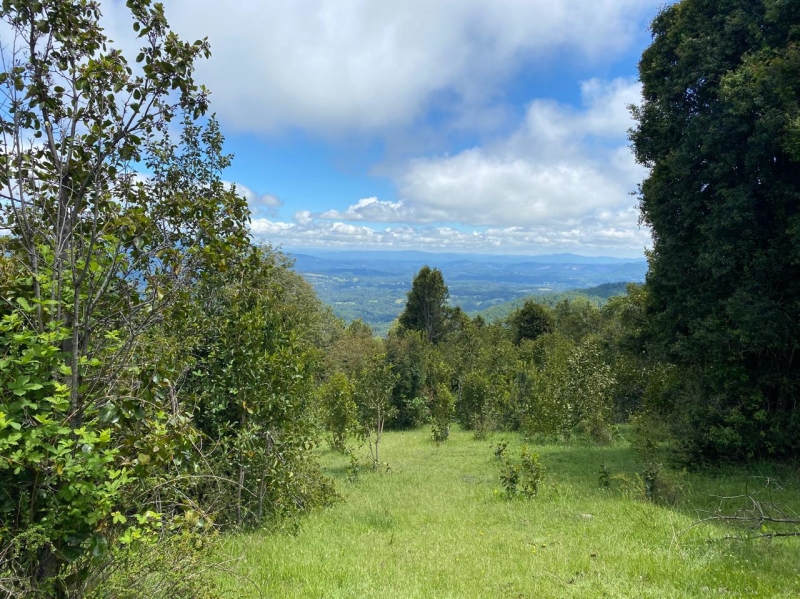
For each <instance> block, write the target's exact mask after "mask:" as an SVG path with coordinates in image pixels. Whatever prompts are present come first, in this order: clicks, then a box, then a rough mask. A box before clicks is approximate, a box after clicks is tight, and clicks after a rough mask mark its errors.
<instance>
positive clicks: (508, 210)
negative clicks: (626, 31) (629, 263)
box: [351, 79, 646, 229]
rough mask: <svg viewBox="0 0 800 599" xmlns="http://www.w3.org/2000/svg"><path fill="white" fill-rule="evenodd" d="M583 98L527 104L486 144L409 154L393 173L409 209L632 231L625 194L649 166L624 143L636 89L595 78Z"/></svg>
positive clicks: (470, 220) (467, 220)
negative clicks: (509, 128) (575, 104)
mask: <svg viewBox="0 0 800 599" xmlns="http://www.w3.org/2000/svg"><path fill="white" fill-rule="evenodd" d="M582 94H583V106H582V108H581V109H574V108H572V107H569V106H564V105H561V104H558V103H556V102H552V101H547V100H537V101H534V102H532V103H531V104H530V105H529V106H528V109H527V113H526V116H525V119H524V121H523V122H522V123H521V125H520V127H519V128H518V129H517V130H516V131H515V132H513V133H512V134H511V135H510V136H509V137H507V138H506V139H503V140H500V141H498V142H496V143H494V144H492V145H488V146H481V147H475V148H471V149H468V150H465V151H463V152H460V153H458V154H456V155H454V156H440V157H432V158H420V159H416V160H412V161H411V162H410V163H408V164H407V165H406V167H405V168H404V169H401V170H400V171H399V173H398V175H397V182H398V188H399V192H400V196H401V197H402V198H403V203H404V207H405V213H406V214H410V215H414V214H421V215H425V216H428V215H430V214H437V215H439V218H438V220H439V222H454V223H461V224H465V225H473V226H481V225H482V226H515V225H517V226H519V225H521V226H528V227H537V226H546V227H554V228H561V229H564V228H568V227H571V226H574V225H577V224H580V223H586V222H590V221H591V220H592V219H601V218H603V215H611V214H613V215H617V216H618V220H617V221H616V222H615V223H614V224H615V226H616V227H621V228H626V229H630V228H632V227H633V228H638V224H637V222H638V221H637V218H636V216H635V211H633V210H631V208H632V204H633V203H634V200H633V199H632V198H631V197H630V192H631V191H633V190H635V188H636V184H637V183H638V182H639V181H641V180H642V178H643V177H644V175H645V174H646V171H645V170H644V169H643V168H641V167H639V166H637V165H636V163H635V161H634V159H633V156H632V154H631V152H630V150H629V149H628V147H627V130H628V128H629V127H631V126H632V125H633V122H632V119H631V116H630V114H629V113H628V110H627V106H628V105H629V104H632V103H635V102H637V101H638V100H639V98H640V95H641V90H640V86H639V84H638V83H637V82H635V81H632V80H626V79H617V80H614V81H607V82H603V81H599V80H591V81H588V82H585V83H584V84H583V85H582ZM351 208H352V207H351ZM418 222H426V221H425V220H424V219H421V220H420V221H418Z"/></svg>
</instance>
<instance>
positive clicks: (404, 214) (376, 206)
mask: <svg viewBox="0 0 800 599" xmlns="http://www.w3.org/2000/svg"><path fill="white" fill-rule="evenodd" d="M314 216H315V217H316V218H320V219H322V220H348V221H366V222H372V223H397V222H436V221H437V220H440V219H441V218H442V217H446V216H447V215H446V214H445V213H443V212H442V213H438V214H437V213H436V212H435V211H433V210H428V209H426V208H425V207H419V208H414V207H409V206H407V205H406V204H405V203H404V202H402V201H399V202H387V201H382V200H379V199H378V198H376V197H371V198H364V199H361V200H359V201H358V202H357V203H355V204H352V205H350V206H348V207H347V209H346V210H326V211H325V212H322V213H319V214H316V215H314Z"/></svg>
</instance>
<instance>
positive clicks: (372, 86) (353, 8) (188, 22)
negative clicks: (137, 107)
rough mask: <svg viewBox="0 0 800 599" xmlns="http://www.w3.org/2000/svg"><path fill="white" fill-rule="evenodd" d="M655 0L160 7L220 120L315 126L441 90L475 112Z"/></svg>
mask: <svg viewBox="0 0 800 599" xmlns="http://www.w3.org/2000/svg"><path fill="white" fill-rule="evenodd" d="M661 3H662V0H560V1H558V2H553V1H552V0H506V1H503V2H487V1H486V0H382V1H380V2H375V1H374V0H300V1H297V2H282V1H278V0H265V1H262V2H255V1H252V0H227V1H226V2H224V3H223V4H222V5H221V4H220V3H219V2H215V1H212V0H170V2H168V3H166V4H167V6H166V13H167V18H168V19H169V21H170V23H171V24H172V26H173V27H174V28H175V30H176V31H177V32H178V33H179V34H180V35H181V36H182V37H184V38H186V39H188V40H193V39H195V38H199V37H204V36H208V38H209V41H210V42H211V47H212V53H213V56H212V58H211V60H210V61H207V62H202V63H200V64H199V65H198V74H197V78H198V81H201V82H204V83H206V84H207V85H208V86H209V87H210V89H211V90H212V91H213V97H212V101H213V107H214V110H215V111H217V112H218V113H219V114H220V116H221V118H222V120H223V123H224V125H225V126H226V128H230V127H234V128H237V129H239V130H243V131H261V132H274V131H276V130H281V129H285V128H300V129H303V130H306V131H311V132H314V133H323V134H326V133H338V132H342V131H352V130H356V131H369V132H374V131H385V130H387V129H396V128H398V127H403V126H406V125H408V124H410V123H413V122H414V121H415V120H416V119H418V118H419V117H420V116H421V115H423V114H424V113H425V112H426V110H427V109H428V108H430V106H431V105H432V103H435V102H436V99H437V97H442V94H444V96H446V97H448V98H449V99H450V100H449V104H450V105H458V106H460V110H461V111H462V112H463V113H465V114H469V113H470V112H473V113H475V112H476V111H475V107H484V108H485V107H486V106H488V105H489V104H491V103H492V102H493V101H494V100H495V99H496V97H497V95H498V93H499V92H500V91H501V86H502V84H503V83H504V82H506V81H508V80H509V79H510V78H511V77H513V76H514V74H515V73H517V72H518V71H519V70H520V69H523V68H525V67H526V66H527V65H531V64H535V63H537V62H542V61H544V62H547V61H549V60H550V59H551V57H552V56H555V55H556V54H558V55H559V56H561V57H563V56H564V55H565V54H566V55H567V56H571V57H572V59H574V60H580V61H583V62H590V63H592V62H594V63H600V62H603V61H606V60H608V59H609V57H613V56H615V55H617V54H618V53H620V52H622V51H624V50H625V49H627V47H628V46H629V45H630V43H631V41H632V39H633V38H634V36H636V35H638V34H640V33H641V29H642V25H641V21H642V16H643V15H646V14H652V13H654V11H655V10H656V9H657V7H658V6H659V5H660V4H661ZM103 8H104V11H105V13H106V14H107V16H108V18H107V22H108V24H109V30H110V32H111V34H112V37H114V38H115V39H119V38H120V37H125V34H124V31H125V30H126V29H128V28H129V25H128V18H127V16H126V14H125V12H126V9H125V7H124V3H123V2H121V0H105V1H104V4H103ZM477 114H481V115H483V114H486V113H485V112H484V111H483V110H479V111H477Z"/></svg>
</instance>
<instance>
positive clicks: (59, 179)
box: [0, 0, 248, 596]
mask: <svg viewBox="0 0 800 599" xmlns="http://www.w3.org/2000/svg"><path fill="white" fill-rule="evenodd" d="M127 5H128V8H129V9H130V13H131V17H132V23H133V28H134V30H135V31H137V32H138V35H139V41H140V43H141V45H142V47H141V52H140V53H139V56H138V57H137V59H136V61H135V62H129V61H128V60H127V59H126V58H125V57H124V56H123V54H122V53H121V52H120V51H119V50H116V49H114V48H113V47H112V46H111V42H110V40H108V39H107V38H106V36H105V34H104V33H103V30H102V29H101V27H100V25H99V17H100V11H99V4H98V2H93V1H81V2H67V1H65V0H43V1H40V2H20V1H16V0H3V1H2V10H1V11H0V18H2V20H3V22H4V27H5V31H6V32H7V34H8V37H4V39H3V44H2V49H0V53H2V60H0V64H1V65H2V67H0V68H1V69H2V71H0V88H2V89H1V90H0V131H2V136H0V227H2V228H3V229H5V230H6V232H7V233H8V235H7V236H4V237H3V247H2V255H3V260H4V261H7V262H9V263H11V266H10V267H9V268H8V269H6V268H4V269H3V271H4V277H7V278H5V279H4V280H3V281H2V285H0V290H2V291H1V297H0V322H2V327H1V328H0V337H2V339H0V364H2V369H0V413H2V418H0V420H2V425H0V456H2V457H0V504H1V505H0V555H2V556H6V557H8V556H9V555H11V553H13V554H14V556H15V557H14V560H13V561H6V560H3V563H4V566H5V565H6V564H9V563H11V564H12V566H11V567H12V569H13V575H14V576H15V577H16V578H17V580H19V581H20V584H23V585H28V586H29V587H32V588H34V589H38V590H39V592H41V593H44V594H50V595H56V596H62V595H65V594H67V593H68V592H70V590H71V589H73V588H75V585H78V584H80V579H81V577H85V572H86V570H85V568H86V567H88V566H87V565H86V564H87V562H89V561H91V559H93V558H92V556H94V557H97V558H98V559H99V558H102V557H103V556H104V555H105V553H106V551H107V548H108V546H109V542H110V540H112V539H113V538H114V537H115V536H116V535H120V534H122V533H123V532H124V530H125V529H126V526H127V528H128V529H130V525H129V524H128V525H126V524H125V523H126V520H127V518H128V517H132V516H133V515H134V514H135V513H136V512H137V510H138V509H139V507H141V506H128V507H131V509H127V508H126V506H125V501H126V499H129V498H130V497H131V495H129V493H130V492H131V490H132V487H133V486H134V485H137V484H139V485H143V484H145V483H146V481H147V479H148V477H149V476H150V474H151V473H153V472H158V471H159V470H163V469H164V468H165V467H166V466H169V467H170V468H175V469H177V468H182V467H183V466H182V465H179V464H180V463H181V460H182V456H183V455H184V454H183V450H184V449H185V447H186V445H191V442H192V439H193V433H192V431H191V430H190V429H191V427H189V426H187V425H186V422H187V421H186V419H185V418H183V416H184V415H183V414H181V413H180V408H179V406H177V407H176V406H175V404H172V403H170V398H172V399H174V395H173V394H172V391H174V386H173V383H172V382H171V381H170V380H168V379H167V377H165V376H163V372H162V369H163V366H164V365H163V364H162V363H160V362H159V361H157V360H153V359H152V358H153V356H154V353H153V352H151V351H150V350H151V349H152V348H150V347H148V342H145V341H143V340H144V338H145V337H146V335H147V333H148V332H150V331H153V330H154V329H155V327H156V326H157V325H158V323H159V321H160V320H161V319H162V318H163V316H164V314H165V312H166V310H167V309H168V308H170V307H171V306H173V305H175V304H176V303H177V302H178V301H179V300H181V299H182V298H184V297H185V296H186V294H187V293H188V290H189V289H190V288H191V287H192V285H193V284H194V282H195V281H196V278H197V276H198V273H200V272H201V271H203V270H208V269H215V268H217V267H220V268H224V266H225V264H226V261H227V260H228V259H229V258H230V257H231V256H233V255H236V254H237V253H238V252H239V251H241V248H243V247H244V246H246V244H247V227H246V226H247V219H248V211H247V206H246V202H245V200H244V199H243V198H241V197H238V196H237V194H236V193H235V190H231V189H228V188H227V186H226V185H224V184H223V182H222V179H221V177H220V174H221V171H222V170H223V169H224V168H225V167H226V166H227V165H228V163H229V157H228V156H226V155H225V154H223V153H222V135H221V134H220V132H219V129H218V127H217V124H216V121H215V120H214V119H213V118H212V119H209V120H208V121H207V123H206V125H204V126H200V125H197V124H196V123H195V119H196V118H198V117H199V116H200V115H202V114H203V113H204V111H205V110H206V106H207V93H206V91H205V90H204V89H203V88H202V87H199V86H198V85H196V84H195V82H194V79H193V69H194V61H195V60H196V59H199V58H203V57H206V56H208V54H209V49H208V44H207V42H206V41H205V40H200V41H197V42H195V43H191V44H189V43H185V42H182V41H181V40H180V39H179V38H178V37H177V36H176V35H175V34H174V33H172V32H171V31H170V30H169V26H168V24H167V21H166V19H165V17H164V13H163V7H162V6H161V5H160V4H151V2H150V1H149V0H129V1H128V3H127ZM4 35H6V34H4ZM176 121H177V122H179V123H181V122H182V127H178V128H177V129H178V131H179V138H178V139H175V138H174V135H175V133H174V132H175V130H176V127H175V124H176ZM139 169H146V170H147V171H148V173H149V175H148V176H146V177H142V176H139ZM157 439H158V443H157V442H156V440H157ZM137 444H139V445H148V446H150V447H152V448H154V449H156V451H153V452H152V453H149V452H148V451H142V452H141V453H140V454H139V453H137V452H135V451H133V450H134V449H135V448H136V446H137ZM126 514H127V516H126ZM123 536H124V535H123ZM9 552H11V553H9ZM68 564H71V565H70V568H71V570H69V569H68V568H67V565H68ZM82 568H83V570H82ZM67 570H69V571H71V572H72V573H74V574H75V575H76V576H75V577H73V578H72V579H68V578H65V577H64V576H66V574H64V573H65V572H66V571H67Z"/></svg>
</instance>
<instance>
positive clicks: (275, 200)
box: [225, 181, 283, 217]
mask: <svg viewBox="0 0 800 599" xmlns="http://www.w3.org/2000/svg"><path fill="white" fill-rule="evenodd" d="M225 184H226V185H227V186H228V187H235V188H236V193H238V194H239V195H240V196H243V197H244V198H245V200H247V205H248V206H250V212H252V213H253V214H254V215H256V216H269V217H275V216H277V215H278V208H280V207H281V206H283V201H282V200H281V199H280V198H279V197H278V196H276V195H273V194H270V193H265V194H260V195H259V194H257V193H256V192H254V191H253V190H252V189H250V188H249V187H247V186H246V185H242V184H241V183H231V182H228V181H226V182H225Z"/></svg>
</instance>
